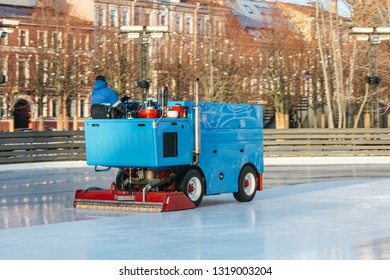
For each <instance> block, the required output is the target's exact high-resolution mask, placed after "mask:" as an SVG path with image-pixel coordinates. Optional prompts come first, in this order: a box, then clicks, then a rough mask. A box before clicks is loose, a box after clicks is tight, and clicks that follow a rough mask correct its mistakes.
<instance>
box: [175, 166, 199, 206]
mask: <svg viewBox="0 0 390 280" xmlns="http://www.w3.org/2000/svg"><path fill="white" fill-rule="evenodd" d="M177 190H178V191H181V192H183V193H184V194H185V195H186V196H187V197H188V198H189V199H190V200H191V201H192V202H193V203H194V204H195V206H196V207H198V206H199V205H200V203H201V202H202V199H203V194H204V180H203V176H202V174H201V173H200V172H199V171H198V170H196V169H189V170H187V171H183V173H182V174H181V176H180V177H179V179H178V184H177Z"/></svg>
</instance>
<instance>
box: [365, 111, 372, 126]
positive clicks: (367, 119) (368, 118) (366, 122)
mask: <svg viewBox="0 0 390 280" xmlns="http://www.w3.org/2000/svg"><path fill="white" fill-rule="evenodd" d="M370 126H371V116H370V112H366V113H364V128H370Z"/></svg>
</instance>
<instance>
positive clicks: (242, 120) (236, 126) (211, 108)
mask: <svg viewBox="0 0 390 280" xmlns="http://www.w3.org/2000/svg"><path fill="white" fill-rule="evenodd" d="M201 118H202V120H201V147H202V151H201V155H200V161H199V166H200V167H201V168H202V170H203V172H204V174H205V177H206V185H207V194H218V193H225V192H236V191H237V189H238V176H239V173H240V171H241V168H242V167H243V166H244V165H245V164H248V163H250V164H252V165H254V166H255V167H256V169H257V171H258V172H259V173H263V172H264V163H263V110H262V107H261V106H255V105H245V104H221V103H201Z"/></svg>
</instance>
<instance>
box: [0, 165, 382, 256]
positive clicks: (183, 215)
mask: <svg viewBox="0 0 390 280" xmlns="http://www.w3.org/2000/svg"><path fill="white" fill-rule="evenodd" d="M265 166H266V170H265V178H264V186H265V189H264V190H263V191H262V192H257V194H256V197H255V199H254V200H253V201H252V202H250V203H238V202H236V200H235V199H234V198H233V196H232V195H231V194H224V195H217V196H207V197H205V198H204V200H203V202H202V204H201V206H200V207H198V208H197V209H194V210H185V211H178V212H169V213H132V214H125V213H107V212H100V213H98V212H96V211H94V212H86V211H79V210H78V211H76V210H74V209H73V207H72V201H73V194H74V191H75V190H76V189H79V188H86V187H88V186H93V185H98V186H104V187H108V184H109V183H110V182H111V181H112V180H113V179H114V178H115V171H114V170H113V171H110V172H106V173H95V172H93V167H86V165H85V163H83V162H76V163H60V164H58V163H57V164H54V165H53V164H35V165H34V164H25V165H22V164H20V165H5V166H4V165H3V166H0V248H1V250H0V259H2V260H36V259H38V260H110V259H117V260H156V259H159V260H249V259H250V260H254V259H255V260H387V259H390V223H389V221H390V175H389V172H388V171H389V168H390V160H389V159H388V158H385V157H378V158H363V159H358V158H354V159H345V158H339V159H337V158H336V159H327V161H324V159H310V160H307V159H306V160H305V159H293V158H291V159H266V164H265Z"/></svg>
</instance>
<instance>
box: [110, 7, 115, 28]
mask: <svg viewBox="0 0 390 280" xmlns="http://www.w3.org/2000/svg"><path fill="white" fill-rule="evenodd" d="M115 17H116V12H115V10H111V11H110V26H111V27H115Z"/></svg>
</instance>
